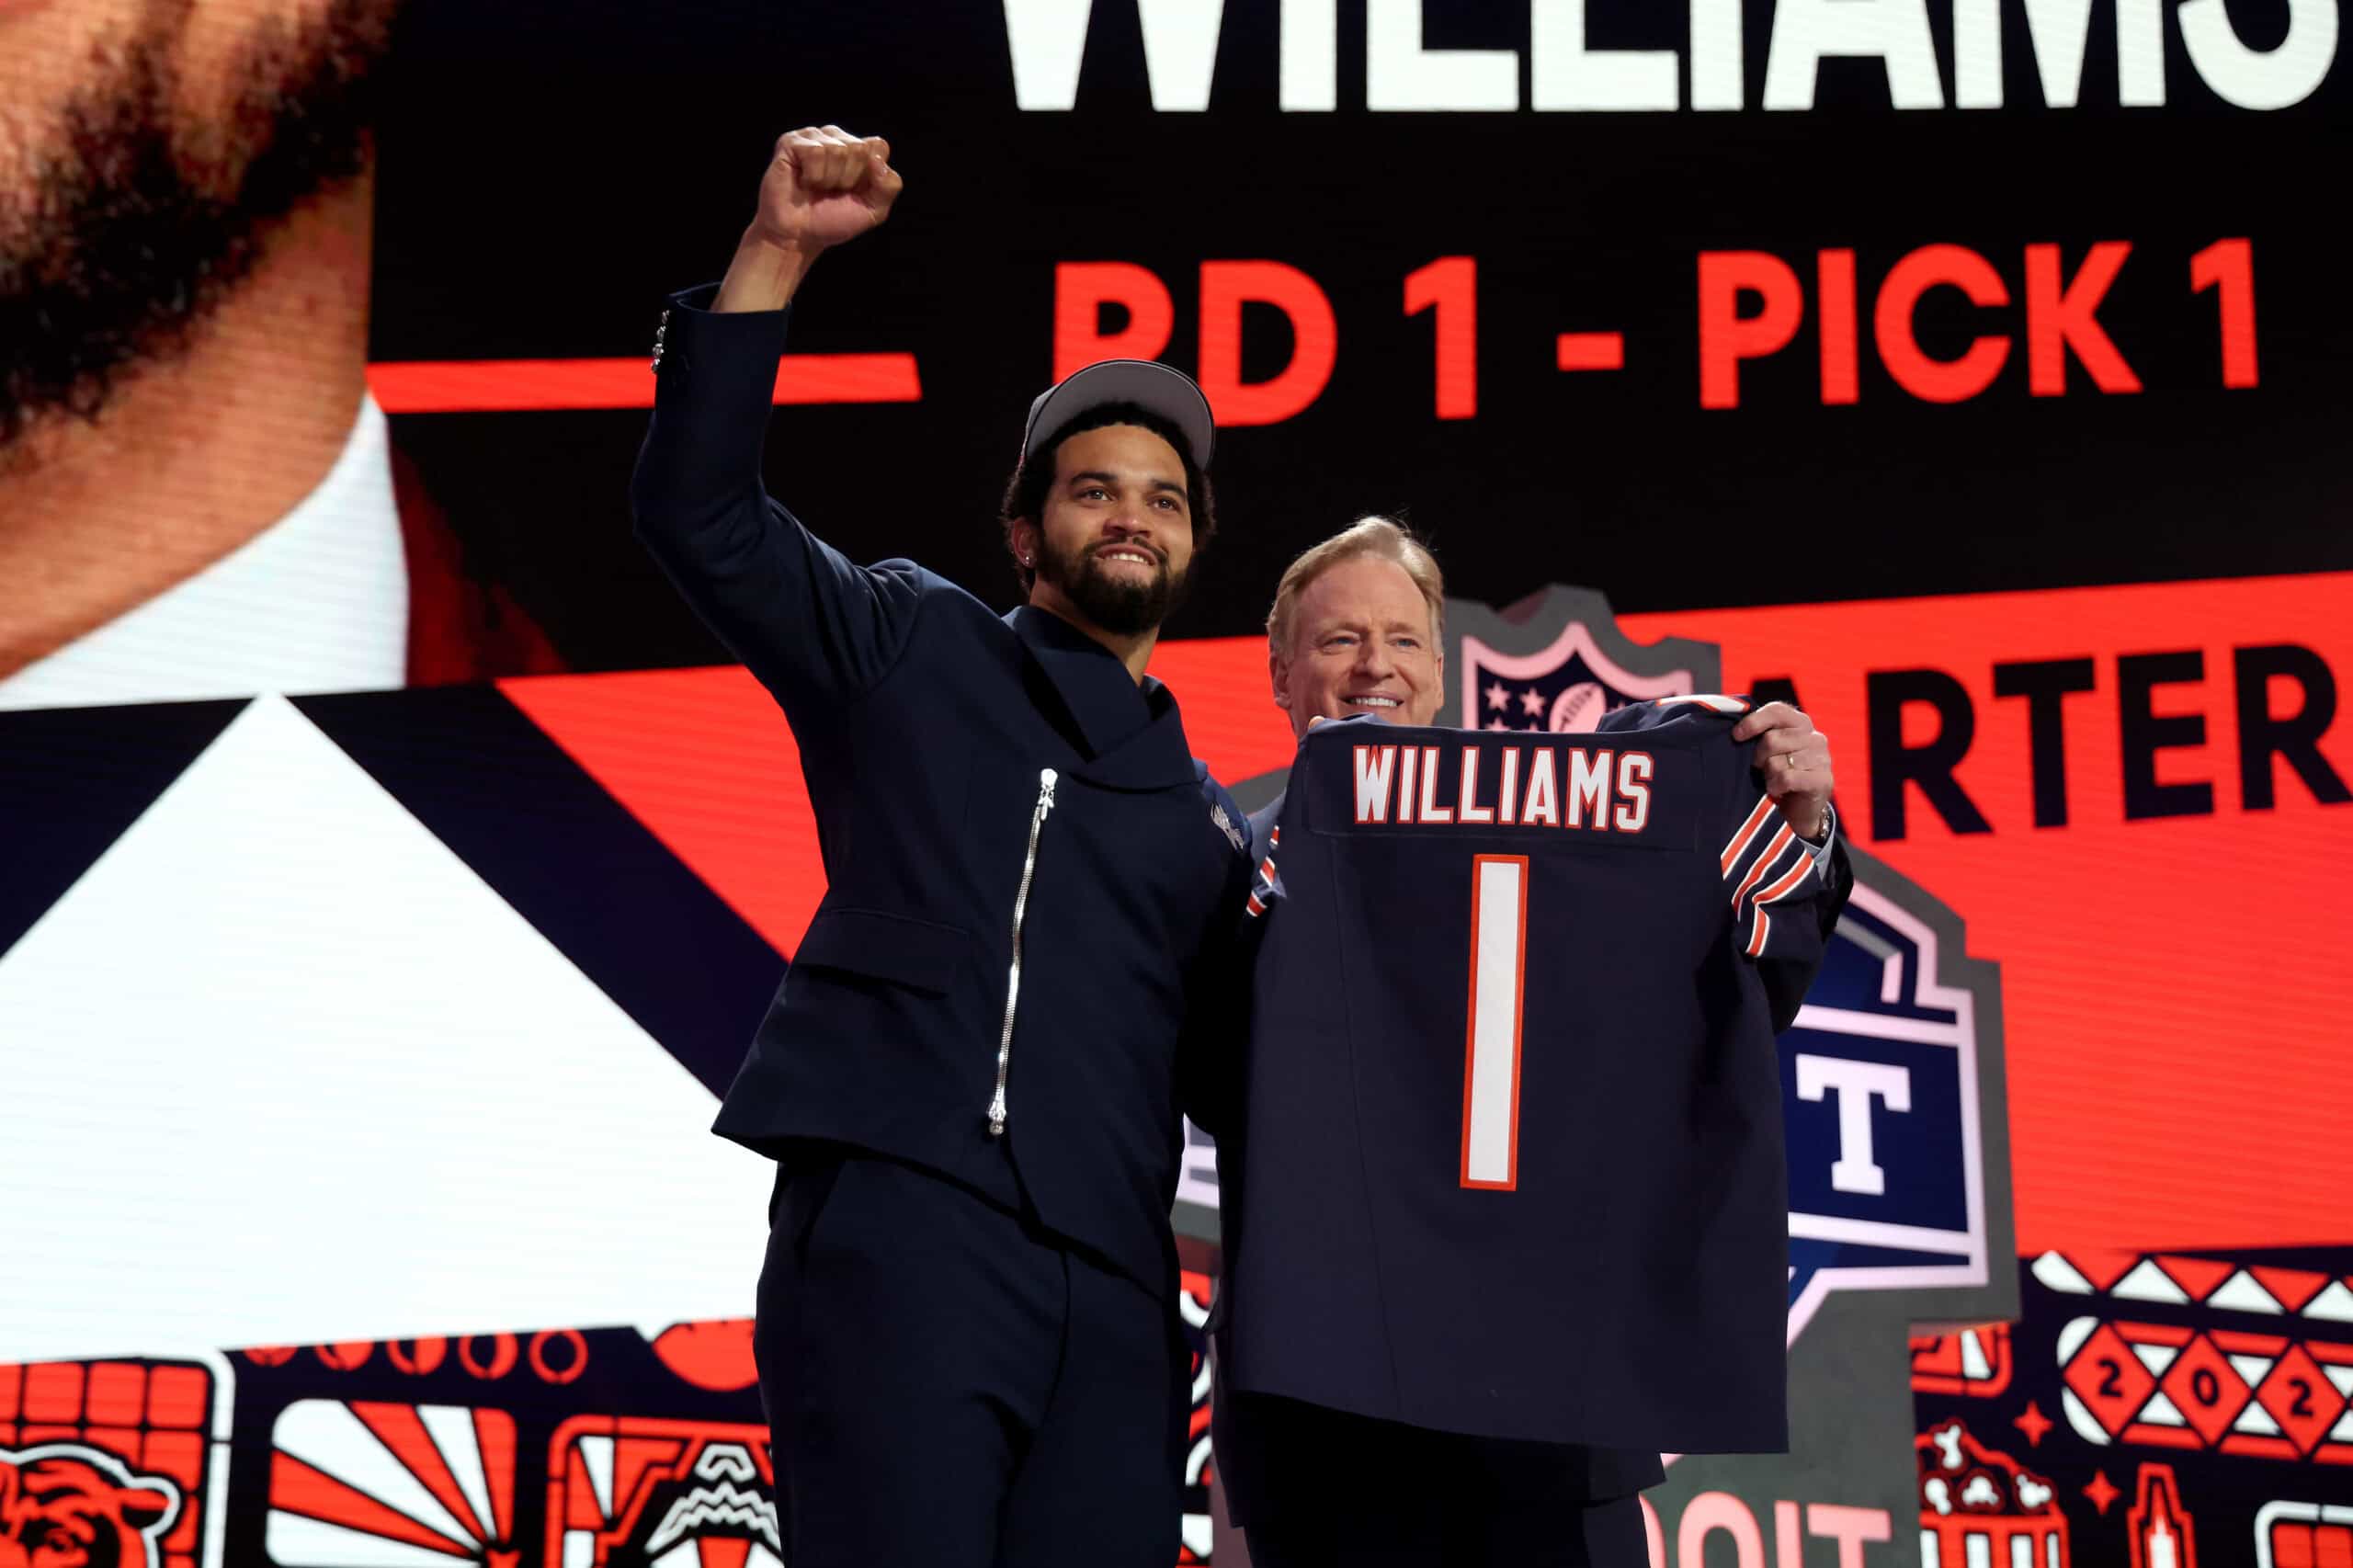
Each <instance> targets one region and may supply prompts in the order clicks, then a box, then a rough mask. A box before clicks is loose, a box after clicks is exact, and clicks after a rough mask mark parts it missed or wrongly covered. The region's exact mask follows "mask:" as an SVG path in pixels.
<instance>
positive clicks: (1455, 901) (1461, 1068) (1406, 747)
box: [1220, 697, 1823, 1452]
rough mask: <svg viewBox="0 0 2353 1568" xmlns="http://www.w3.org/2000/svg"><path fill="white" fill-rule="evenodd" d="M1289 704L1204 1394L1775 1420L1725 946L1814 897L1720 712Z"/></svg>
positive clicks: (1774, 1248)
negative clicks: (1429, 719)
mask: <svg viewBox="0 0 2353 1568" xmlns="http://www.w3.org/2000/svg"><path fill="white" fill-rule="evenodd" d="M1746 711H1747V704H1746V703H1745V702H1742V701H1740V700H1739V699H1732V698H1713V697H1699V698H1678V699H1666V700H1664V701H1659V702H1651V703H1643V704H1639V705H1636V706H1634V707H1631V708H1627V709H1621V710H1619V711H1617V712H1615V713H1612V714H1610V715H1608V718H1607V719H1605V720H1604V721H1603V723H1602V726H1601V727H1600V728H1599V729H1598V730H1597V731H1595V732H1592V733H1561V734H1540V735H1539V734H1528V733H1485V732H1479V731H1464V730H1428V729H1407V728H1402V727H1397V726H1391V725H1385V724H1381V723H1379V722H1371V721H1359V722H1343V723H1337V724H1329V725H1324V726H1320V727H1319V728H1317V729H1316V730H1315V731H1313V733H1310V734H1309V735H1308V736H1307V737H1306V738H1305V740H1304V741H1303V742H1302V744H1301V746H1300V751H1299V756H1298V759H1297V761H1296V762H1295V763H1294V765H1293V766H1292V768H1291V774H1290V787H1289V790H1288V793H1287V795H1286V797H1285V799H1284V801H1283V804H1282V808H1281V812H1280V815H1279V820H1278V823H1277V824H1276V826H1275V828H1274V831H1273V832H1272V833H1271V834H1270V835H1267V842H1266V843H1265V844H1262V845H1261V846H1260V847H1261V848H1262V849H1263V850H1264V851H1265V858H1264V859H1263V860H1262V862H1261V864H1260V867H1259V871H1258V877H1257V880H1256V885H1255V887H1254V888H1253V891H1252V892H1251V894H1250V901H1249V913H1248V914H1247V915H1245V924H1246V925H1248V926H1252V927H1253V928H1254V935H1255V937H1256V942H1257V945H1258V952H1257V959H1256V966H1255V970H1254V973H1253V980H1252V995H1251V1016H1250V1020H1249V1025H1248V1029H1247V1045H1246V1048H1245V1060H1244V1062H1243V1073H1244V1075H1245V1085H1246V1086H1245V1094H1244V1096H1243V1103H1242V1108H1241V1111H1240V1122H1239V1125H1238V1126H1237V1127H1236V1128H1234V1129H1233V1132H1231V1133H1229V1134H1228V1135H1226V1136H1225V1137H1224V1138H1222V1141H1221V1154H1220V1165H1221V1171H1222V1181H1223V1191H1222V1206H1223V1210H1224V1216H1225V1227H1226V1229H1225V1250H1226V1270H1225V1278H1224V1280H1223V1282H1222V1311H1221V1312H1220V1319H1221V1322H1220V1329H1221V1336H1222V1337H1221V1345H1222V1355H1223V1357H1224V1358H1225V1363H1226V1364H1225V1366H1224V1368H1223V1372H1224V1376H1225V1379H1226V1383H1227V1386H1229V1387H1231V1388H1233V1389H1236V1390H1240V1391H1243V1392H1261V1393H1271V1394H1280V1395H1285V1396H1288V1397H1290V1398H1294V1399H1302V1400H1307V1401H1311V1402H1313V1403H1317V1404H1322V1405H1326V1406H1330V1407H1333V1408H1336V1409H1339V1410H1346V1411H1353V1412H1355V1413H1357V1414H1359V1415H1369V1416H1374V1417H1378V1418H1381V1419H1387V1420H1394V1421H1404V1422H1408V1423H1411V1424H1414V1425H1415V1426H1428V1427H1435V1428H1438V1429H1440V1430H1447V1431H1456V1432H1465V1433H1472V1434H1478V1435H1482V1436H1487V1437H1514V1438H1527V1439H1535V1440H1540V1441H1550V1442H1566V1443H1583V1444H1591V1445H1597V1446H1608V1447H1619V1448H1634V1449H1641V1448H1647V1449H1654V1450H1665V1451H1672V1452H1725V1451H1763V1450H1774V1449H1780V1448H1782V1447H1784V1446H1785V1444H1786V1433H1787V1421H1786V1415H1785V1409H1784V1370H1783V1325H1784V1319H1785V1315H1786V1313H1785V1308H1786V1304H1787V1303H1786V1301H1785V1300H1784V1296H1785V1291H1786V1285H1787V1278H1788V1263H1787V1237H1786V1230H1787V1207H1786V1202H1785V1197H1784V1194H1785V1188H1786V1185H1787V1181H1786V1174H1785V1171H1784V1162H1783V1153H1782V1142H1781V1119H1780V1087H1779V1072H1778V1067H1777V1064H1776V1059H1775V1051H1774V1032H1775V1031H1774V1025H1773V1020H1772V1013H1771V1006H1770V1004H1769V1002H1768V996H1767V992H1766V987H1765V985H1764V983H1763V982H1762V981H1761V979H1760V977H1759V973H1758V970H1757V962H1758V960H1791V959H1797V960H1806V959H1808V958H1811V959H1813V960H1818V959H1819V956H1820V951H1821V945H1822V940H1823V930H1822V923H1821V921H1820V920H1819V919H1818V918H1817V912H1816V911H1815V909H1813V907H1811V905H1812V904H1813V901H1814V900H1815V899H1816V898H1817V896H1819V895H1820V894H1821V892H1822V888H1821V881H1820V876H1819V873H1818V872H1817V870H1816V869H1815V866H1814V862H1813V857H1812V855H1811V854H1810V853H1808V850H1807V847H1806V846H1805V845H1804V844H1803V843H1802V842H1801V841H1799V840H1798V839H1797V838H1796V837H1795V835H1793V834H1792V833H1791V832H1790V829H1789V828H1788V827H1787V825H1786V824H1784V823H1783V822H1782V821H1781V818H1780V815H1779V812H1777V811H1776V810H1775V809H1774V808H1773V806H1772V805H1771V803H1770V802H1769V801H1768V800H1767V799H1766V797H1765V794H1764V791H1763V788H1762V782H1761V780H1760V779H1759V778H1758V776H1757V775H1756V773H1755V772H1754V771H1753V770H1752V769H1751V767H1750V748H1749V746H1748V745H1747V744H1745V743H1743V742H1735V741H1733V738H1732V729H1733V724H1734V723H1735V722H1737V720H1738V718H1739V717H1740V715H1741V714H1743V713H1745V712H1746Z"/></svg>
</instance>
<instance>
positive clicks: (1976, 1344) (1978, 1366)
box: [1961, 1328, 1994, 1381]
mask: <svg viewBox="0 0 2353 1568" xmlns="http://www.w3.org/2000/svg"><path fill="white" fill-rule="evenodd" d="M1993 1375H1994V1364H1993V1363H1992V1362H1990V1361H1988V1360H1986V1359H1985V1346H1984V1344H1983V1343H1981V1342H1980V1341H1979V1339H1978V1337H1977V1331H1976V1330H1975V1329H1973V1328H1965V1329H1962V1330H1961V1376H1962V1377H1964V1378H1975V1379H1978V1380H1981V1381H1982V1380H1984V1379H1986V1378H1990V1377H1992V1376H1993Z"/></svg>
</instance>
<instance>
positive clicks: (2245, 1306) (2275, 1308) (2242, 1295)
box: [2206, 1268, 2282, 1313]
mask: <svg viewBox="0 0 2353 1568" xmlns="http://www.w3.org/2000/svg"><path fill="white" fill-rule="evenodd" d="M2206 1304H2207V1305H2208V1306H2210V1307H2228V1308H2230V1309H2231V1310H2232V1311H2233V1312H2274V1313H2276V1312H2280V1311H2281V1310H2282V1309H2281V1307H2280V1305H2279V1298H2278V1297H2277V1296H2274V1295H2273V1294H2272V1293H2271V1292H2270V1291H2268V1290H2265V1289H2264V1288H2263V1287H2262V1286H2261V1285H2260V1284H2258V1283H2256V1278H2255V1276H2254V1275H2252V1274H2249V1273H2248V1272H2247V1271H2246V1270H2245V1269H2244V1268H2242V1269H2240V1270H2239V1271H2238V1272H2237V1273H2236V1274H2234V1275H2232V1276H2231V1277H2230V1278H2228V1279H2225V1280H2223V1281H2222V1289H2221V1290H2216V1291H2215V1292H2214V1293H2213V1294H2212V1295H2211V1296H2209V1297H2207V1298H2206Z"/></svg>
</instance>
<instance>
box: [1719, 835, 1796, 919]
mask: <svg viewBox="0 0 2353 1568" xmlns="http://www.w3.org/2000/svg"><path fill="white" fill-rule="evenodd" d="M1796 839H1797V835H1796V834H1794V833H1792V832H1790V824H1787V823H1783V824H1781V831H1780V832H1779V833H1777V834H1775V835H1773V839H1772V842H1771V843H1769V844H1768V845H1766V846H1765V852H1764V853H1763V854H1762V855H1759V856H1758V857H1756V861H1755V862H1754V863H1753V864H1751V865H1750V867H1749V868H1748V875H1746V876H1745V877H1743V878H1742V879H1741V880H1740V886H1739V887H1737V888H1734V889H1733V895H1732V906H1733V910H1734V912H1735V913H1736V912H1737V911H1738V910H1739V909H1740V906H1741V905H1742V904H1743V903H1745V902H1746V901H1747V898H1748V894H1749V892H1750V890H1751V889H1753V888H1755V887H1756V884H1757V883H1758V882H1761V881H1764V880H1765V873H1766V872H1767V871H1768V870H1769V869H1771V868H1772V865H1773V862H1774V861H1776V860H1779V858H1781V855H1782V852H1783V851H1785V850H1786V849H1788V848H1789V846H1790V845H1791V844H1792V843H1794V842H1795V841H1796Z"/></svg>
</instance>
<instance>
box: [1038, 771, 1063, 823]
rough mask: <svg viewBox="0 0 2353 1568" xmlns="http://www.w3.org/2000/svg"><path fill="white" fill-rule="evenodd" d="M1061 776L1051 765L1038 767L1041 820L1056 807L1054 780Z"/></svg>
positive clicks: (1039, 813)
mask: <svg viewBox="0 0 2353 1568" xmlns="http://www.w3.org/2000/svg"><path fill="white" fill-rule="evenodd" d="M1060 777H1061V776H1060V775H1059V774H1057V773H1056V772H1055V771H1054V770H1053V769H1052V768H1051V767H1041V768H1040V769H1038V816H1039V819H1040V821H1042V820H1044V818H1045V815H1046V813H1047V812H1051V811H1052V810H1053V809H1054V781H1055V779H1057V778H1060Z"/></svg>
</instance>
